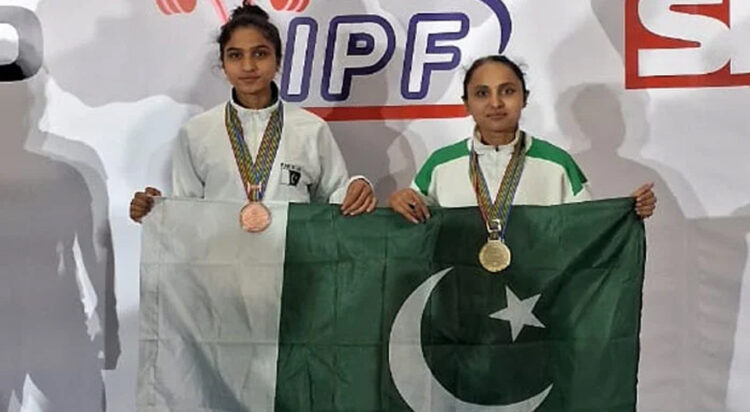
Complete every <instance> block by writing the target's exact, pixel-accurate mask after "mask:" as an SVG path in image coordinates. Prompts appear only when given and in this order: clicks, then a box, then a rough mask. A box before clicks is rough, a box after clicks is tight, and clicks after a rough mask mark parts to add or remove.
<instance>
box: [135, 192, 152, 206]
mask: <svg viewBox="0 0 750 412" xmlns="http://www.w3.org/2000/svg"><path fill="white" fill-rule="evenodd" d="M130 204H132V205H138V206H141V207H151V205H153V204H154V198H153V197H151V196H147V195H143V196H136V197H134V198H133V200H131V201H130Z"/></svg>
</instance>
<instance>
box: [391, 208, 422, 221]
mask: <svg viewBox="0 0 750 412" xmlns="http://www.w3.org/2000/svg"><path fill="white" fill-rule="evenodd" d="M393 210H394V211H395V212H396V213H398V214H400V215H401V216H403V217H404V218H405V219H406V220H408V221H410V222H412V223H414V224H418V223H419V219H417V217H416V216H414V214H413V213H414V211H413V210H411V209H409V207H408V206H406V205H405V204H399V205H397V206H394V207H393Z"/></svg>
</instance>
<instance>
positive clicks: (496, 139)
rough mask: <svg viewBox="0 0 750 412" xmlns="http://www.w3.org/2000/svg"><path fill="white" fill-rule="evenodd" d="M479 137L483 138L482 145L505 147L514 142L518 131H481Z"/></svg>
mask: <svg viewBox="0 0 750 412" xmlns="http://www.w3.org/2000/svg"><path fill="white" fill-rule="evenodd" d="M479 135H480V136H481V137H482V143H484V144H486V145H489V146H504V145H506V144H508V143H510V142H512V141H513V139H515V138H516V131H515V130H514V131H512V132H498V131H491V130H481V129H480V130H479Z"/></svg>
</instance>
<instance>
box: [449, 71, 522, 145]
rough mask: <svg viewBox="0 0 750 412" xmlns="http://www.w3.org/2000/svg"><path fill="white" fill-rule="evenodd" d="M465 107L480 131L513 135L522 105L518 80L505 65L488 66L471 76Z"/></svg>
mask: <svg viewBox="0 0 750 412" xmlns="http://www.w3.org/2000/svg"><path fill="white" fill-rule="evenodd" d="M464 104H465V105H466V110H467V111H468V112H469V114H471V117H473V118H474V121H475V122H476V124H477V126H478V127H479V130H480V131H485V133H487V132H495V133H498V132H505V133H510V132H515V131H516V129H517V128H518V121H519V119H520V118H521V110H523V107H524V105H525V104H524V98H523V85H522V84H521V79H519V78H518V76H516V74H515V73H514V72H513V70H512V69H511V68H510V67H508V66H506V65H505V64H502V63H497V62H487V63H485V64H483V65H481V66H479V67H478V68H477V69H476V70H475V71H474V73H473V74H472V76H471V79H470V80H469V84H468V87H467V89H466V101H465V102H464Z"/></svg>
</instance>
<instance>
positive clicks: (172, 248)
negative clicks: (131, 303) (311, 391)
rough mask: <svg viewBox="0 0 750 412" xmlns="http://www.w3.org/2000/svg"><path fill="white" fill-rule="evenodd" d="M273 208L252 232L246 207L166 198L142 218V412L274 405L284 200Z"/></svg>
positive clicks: (139, 400) (265, 408) (266, 408)
mask: <svg viewBox="0 0 750 412" xmlns="http://www.w3.org/2000/svg"><path fill="white" fill-rule="evenodd" d="M267 205H268V207H269V209H270V210H271V215H272V221H271V225H270V226H269V227H268V228H267V229H266V230H265V231H263V232H261V233H253V234H248V233H246V232H243V231H242V230H241V229H240V227H239V223H238V220H237V219H238V218H237V213H238V210H239V209H240V206H241V204H240V203H233V202H218V201H195V200H192V199H190V200H185V199H183V200H181V199H161V200H159V201H158V202H157V204H156V205H155V206H154V209H153V211H152V212H151V213H149V215H148V216H147V217H146V218H144V222H143V238H142V240H143V255H142V258H141V309H140V320H141V328H140V329H141V334H140V357H141V362H140V364H141V366H145V368H144V369H141V370H139V371H138V392H137V403H138V409H139V410H140V411H150V412H155V411H180V412H198V411H201V412H204V411H235V410H242V409H243V408H242V407H241V405H253V410H258V411H271V410H273V408H274V397H275V393H276V388H275V385H276V363H277V360H278V336H279V319H280V316H281V289H282V282H283V270H284V268H283V266H284V264H283V262H284V245H285V243H286V233H287V228H286V223H287V204H286V203H282V202H267ZM186 222H189V224H186ZM208 239H211V241H210V242H209V241H208ZM217 302H220V303H217ZM235 343H242V345H235ZM248 343H249V344H250V346H251V347H252V350H248V349H247V348H248ZM240 348H241V350H242V351H243V352H242V353H237V350H240ZM217 373H219V374H220V376H216V374H217ZM195 405H203V406H204V408H199V409H196V408H195Z"/></svg>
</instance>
